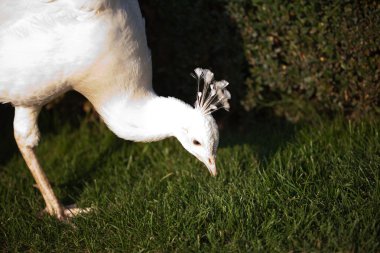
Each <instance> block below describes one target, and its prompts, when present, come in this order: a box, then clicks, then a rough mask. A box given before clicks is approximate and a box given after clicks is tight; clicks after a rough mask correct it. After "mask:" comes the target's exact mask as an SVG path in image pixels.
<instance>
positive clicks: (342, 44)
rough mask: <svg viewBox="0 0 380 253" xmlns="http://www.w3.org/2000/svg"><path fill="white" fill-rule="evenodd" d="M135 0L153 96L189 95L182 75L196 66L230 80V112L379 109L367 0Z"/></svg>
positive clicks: (372, 15)
mask: <svg viewBox="0 0 380 253" xmlns="http://www.w3.org/2000/svg"><path fill="white" fill-rule="evenodd" d="M140 3H141V5H142V10H143V13H144V15H145V17H146V20H147V28H148V29H147V33H148V40H149V44H150V47H151V49H152V56H153V64H154V66H153V69H154V79H155V80H154V83H155V88H156V89H157V91H158V92H159V93H161V94H170V95H172V96H178V97H181V98H185V100H187V101H188V102H192V100H193V97H194V94H195V93H194V81H193V80H192V79H191V78H189V75H188V73H189V71H190V70H192V69H193V68H194V67H196V66H203V67H210V68H211V69H212V70H214V72H215V73H216V77H217V78H225V79H227V80H229V81H230V83H231V86H230V88H231V89H232V94H233V97H234V99H233V107H232V108H234V109H235V110H233V114H234V113H235V114H236V112H238V111H240V110H239V109H240V108H239V107H240V106H242V107H243V108H244V109H245V111H250V110H252V109H256V111H257V109H259V110H260V109H263V108H266V109H269V110H270V111H272V112H274V113H276V114H278V115H282V116H285V117H286V118H287V119H289V120H292V121H297V120H299V119H301V118H304V119H309V118H311V117H313V116H314V115H315V114H321V113H322V114H329V115H335V114H337V113H338V114H344V115H346V116H348V117H351V118H358V117H360V116H362V115H364V114H367V113H368V112H376V111H377V112H379V97H380V88H379V75H380V72H379V71H380V70H379V69H380V68H379V66H380V57H379V55H380V36H379V35H378V34H379V31H380V4H379V3H378V2H377V1H317V2H316V1H280V0H269V1H267V0H265V1H263V0H243V1H241V0H231V1H220V0H219V1H218V0H207V1H205V0H202V1H200V0H198V1H188V0H183V1H175V0H168V1H159V0H143V1H140ZM266 111H268V110H266Z"/></svg>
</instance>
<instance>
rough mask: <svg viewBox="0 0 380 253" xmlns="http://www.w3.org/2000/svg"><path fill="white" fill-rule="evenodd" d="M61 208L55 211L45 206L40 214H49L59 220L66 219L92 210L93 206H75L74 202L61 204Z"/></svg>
mask: <svg viewBox="0 0 380 253" xmlns="http://www.w3.org/2000/svg"><path fill="white" fill-rule="evenodd" d="M62 209H63V210H59V211H57V212H54V211H53V212H51V211H50V212H49V210H48V208H47V207H46V208H45V209H44V210H42V211H41V213H40V216H42V215H44V214H49V215H51V216H55V217H56V218H57V219H58V220H60V221H68V220H69V219H71V218H74V217H76V216H79V215H83V214H86V213H89V212H91V211H93V210H94V208H93V207H87V208H79V207H77V206H76V204H72V205H68V206H62Z"/></svg>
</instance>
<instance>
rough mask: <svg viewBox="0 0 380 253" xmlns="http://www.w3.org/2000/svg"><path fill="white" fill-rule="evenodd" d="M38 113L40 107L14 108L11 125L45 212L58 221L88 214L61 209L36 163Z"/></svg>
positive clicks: (77, 209) (74, 208) (85, 210)
mask: <svg viewBox="0 0 380 253" xmlns="http://www.w3.org/2000/svg"><path fill="white" fill-rule="evenodd" d="M39 112H40V107H21V106H17V107H15V117H14V122H13V125H14V135H15V139H16V142H17V145H18V147H19V149H20V151H21V154H22V156H23V157H24V160H25V162H26V164H27V166H28V168H29V170H30V172H31V173H32V175H33V177H34V180H35V181H36V183H37V186H38V189H39V190H40V192H41V194H42V197H43V198H44V200H45V203H46V209H45V211H46V212H48V213H49V214H50V215H52V216H55V217H56V218H57V219H59V220H64V219H66V218H68V217H72V216H75V215H77V214H79V213H83V212H88V211H89V210H90V209H79V208H76V207H75V206H68V207H67V208H65V207H63V206H62V205H61V203H60V202H59V200H58V199H57V197H56V196H55V194H54V191H53V189H52V187H51V185H50V183H49V181H48V179H47V177H46V175H45V173H44V171H43V170H42V167H41V165H40V164H39V162H38V159H37V157H36V154H35V152H34V147H36V146H37V144H38V141H39V136H40V135H39V130H38V126H37V117H38V114H39Z"/></svg>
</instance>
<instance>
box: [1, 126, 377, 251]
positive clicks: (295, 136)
mask: <svg viewBox="0 0 380 253" xmlns="http://www.w3.org/2000/svg"><path fill="white" fill-rule="evenodd" d="M42 128H43V127H42ZM251 129H252V130H251V133H249V134H242V133H238V132H236V133H222V134H221V138H222V143H221V145H220V148H219V152H218V163H217V164H218V166H219V175H218V177H217V178H212V177H210V176H209V175H208V172H207V169H206V168H204V166H203V165H202V164H200V163H199V162H197V161H196V160H195V158H193V157H192V156H190V155H189V154H187V153H186V152H185V151H184V150H183V149H182V148H181V147H180V145H179V143H178V142H177V141H176V140H173V139H169V140H166V141H162V142H157V143H151V144H143V143H131V142H126V141H122V140H119V139H117V138H116V137H115V136H114V135H113V134H112V133H110V132H109V131H108V130H107V129H106V128H105V127H104V126H102V125H97V124H93V123H92V124H91V123H90V124H85V123H83V124H81V125H80V126H79V127H74V126H69V125H63V126H60V124H59V123H57V124H56V125H55V126H54V127H53V130H50V131H48V133H47V134H43V138H42V141H41V144H40V146H39V147H38V150H37V152H38V155H39V157H40V160H41V163H42V165H43V167H44V168H45V171H46V173H47V175H48V177H49V179H50V181H51V182H52V183H53V187H54V189H55V192H56V193H57V195H58V196H59V198H60V199H61V200H62V201H63V202H64V203H66V204H70V203H73V202H76V203H77V204H78V205H79V206H82V207H87V206H95V207H96V208H97V211H95V212H93V213H91V214H88V215H86V216H83V217H78V218H75V219H73V220H72V223H73V224H74V225H75V228H74V227H73V226H70V225H67V224H63V223H60V222H58V221H56V220H55V219H53V218H51V217H47V216H44V217H43V218H39V217H38V213H39V211H41V210H42V209H43V208H44V202H43V199H42V197H41V196H40V193H39V192H38V190H36V188H34V187H33V184H34V182H33V179H32V176H31V175H30V173H29V171H28V169H27V168H26V165H25V164H24V161H23V160H22V159H21V156H20V155H19V154H18V153H17V152H13V153H14V154H13V155H12V156H11V157H10V159H7V160H5V161H4V162H2V163H0V247H1V248H0V250H2V251H5V252H6V251H11V252H13V251H31V252H40V251H45V252H53V251H56V252H108V251H115V252H119V251H122V252H168V251H169V252H170V251H176V252H189V251H191V252H199V251H202V252H257V251H267V252H289V251H306V252H315V251H323V252H332V251H340V252H357V251H359V252H379V251H380V211H379V210H380V167H379V165H380V138H379V131H380V130H379V129H380V122H379V121H365V122H360V123H356V124H353V123H352V124H351V123H348V122H346V121H343V120H335V121H321V122H320V123H316V124H313V125H309V126H306V125H304V126H292V125H288V124H284V123H281V122H271V123H255V124H252V126H251ZM42 131H44V130H42ZM1 145H2V146H4V145H9V144H8V143H5V144H4V143H1ZM12 145H13V144H12Z"/></svg>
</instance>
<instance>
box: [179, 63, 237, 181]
mask: <svg viewBox="0 0 380 253" xmlns="http://www.w3.org/2000/svg"><path fill="white" fill-rule="evenodd" d="M194 72H195V74H193V76H194V77H195V78H196V79H197V82H198V92H197V100H196V102H195V108H194V110H193V111H192V113H191V114H190V115H188V118H187V120H186V122H187V124H186V125H185V126H184V127H183V129H182V131H181V134H180V135H179V136H177V138H178V140H179V141H180V142H181V144H182V146H183V147H184V148H185V149H186V150H187V151H188V152H190V153H191V154H193V155H194V156H195V157H197V158H198V159H199V160H200V161H201V162H203V163H204V164H205V165H206V166H207V168H208V170H209V172H210V173H211V175H213V176H216V175H217V170H216V151H217V148H218V144H219V131H218V126H217V124H216V122H215V120H214V118H213V117H212V115H211V114H212V113H213V112H215V111H217V110H219V109H221V108H224V109H225V110H227V111H228V110H229V108H230V106H229V103H228V100H229V99H230V98H231V94H230V93H229V91H228V90H227V89H226V87H227V85H228V82H227V81H225V80H222V81H215V80H214V74H213V73H212V72H211V71H210V70H208V69H201V68H197V69H195V70H194ZM200 86H203V87H202V91H200Z"/></svg>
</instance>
